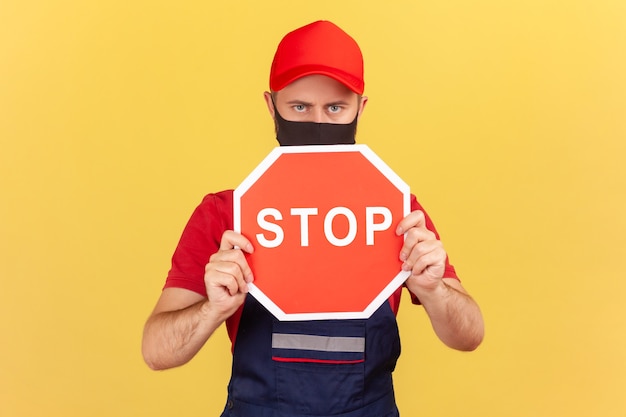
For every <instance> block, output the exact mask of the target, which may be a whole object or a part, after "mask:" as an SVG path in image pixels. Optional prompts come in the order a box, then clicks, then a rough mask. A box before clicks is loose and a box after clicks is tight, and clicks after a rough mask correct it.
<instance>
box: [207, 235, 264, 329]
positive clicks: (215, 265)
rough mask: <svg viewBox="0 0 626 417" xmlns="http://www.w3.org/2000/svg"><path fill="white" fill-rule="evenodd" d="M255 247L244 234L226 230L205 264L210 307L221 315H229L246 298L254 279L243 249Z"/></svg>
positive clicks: (252, 249)
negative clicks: (217, 248)
mask: <svg viewBox="0 0 626 417" xmlns="http://www.w3.org/2000/svg"><path fill="white" fill-rule="evenodd" d="M253 251H254V248H253V247H252V244H251V243H250V241H249V240H248V239H247V238H246V237H244V236H243V235H242V234H240V233H237V232H234V231H232V230H227V231H225V232H224V234H223V235H222V240H221V242H220V248H219V250H218V251H217V252H216V253H214V254H213V255H212V256H211V258H210V259H209V263H208V264H207V265H206V267H205V273H204V284H205V286H206V291H207V297H208V299H209V303H208V304H209V306H210V309H211V310H212V311H213V312H214V313H215V314H217V315H218V316H220V317H222V318H223V319H226V318H228V317H230V316H231V315H232V314H233V313H234V312H235V311H236V310H237V309H238V308H239V306H241V304H242V303H243V302H244V300H245V298H246V294H247V293H248V283H250V282H252V281H253V280H254V277H253V275H252V270H251V269H250V266H249V265H248V262H247V261H246V257H245V254H244V252H247V253H252V252H253Z"/></svg>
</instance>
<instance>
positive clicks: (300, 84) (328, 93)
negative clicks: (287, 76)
mask: <svg viewBox="0 0 626 417" xmlns="http://www.w3.org/2000/svg"><path fill="white" fill-rule="evenodd" d="M275 94H276V96H277V97H279V98H280V99H281V101H282V100H303V101H338V100H341V101H351V100H356V99H357V98H358V94H356V93H355V92H353V91H352V90H350V89H349V88H348V87H346V86H345V85H343V84H342V83H340V82H339V81H337V80H335V79H333V78H330V77H327V76H325V75H308V76H306V77H302V78H299V79H297V80H295V81H294V82H292V83H291V84H289V85H287V86H286V87H285V88H283V89H282V90H280V91H278V92H276V93H275Z"/></svg>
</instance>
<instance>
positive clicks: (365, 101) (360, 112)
mask: <svg viewBox="0 0 626 417" xmlns="http://www.w3.org/2000/svg"><path fill="white" fill-rule="evenodd" d="M367 100H368V99H367V96H362V97H361V106H360V107H359V112H358V116H359V119H360V118H361V114H363V110H365V105H366V104H367Z"/></svg>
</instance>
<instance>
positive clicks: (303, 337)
mask: <svg viewBox="0 0 626 417" xmlns="http://www.w3.org/2000/svg"><path fill="white" fill-rule="evenodd" d="M272 347H273V348H275V349H297V350H318V351H322V352H365V338H364V337H328V336H312V335H308V334H285V333H274V334H272Z"/></svg>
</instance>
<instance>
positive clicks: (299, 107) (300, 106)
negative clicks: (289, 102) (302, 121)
mask: <svg viewBox="0 0 626 417" xmlns="http://www.w3.org/2000/svg"><path fill="white" fill-rule="evenodd" d="M293 109H294V110H295V111H297V112H298V113H303V112H305V111H306V105H304V104H294V105H293Z"/></svg>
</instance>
